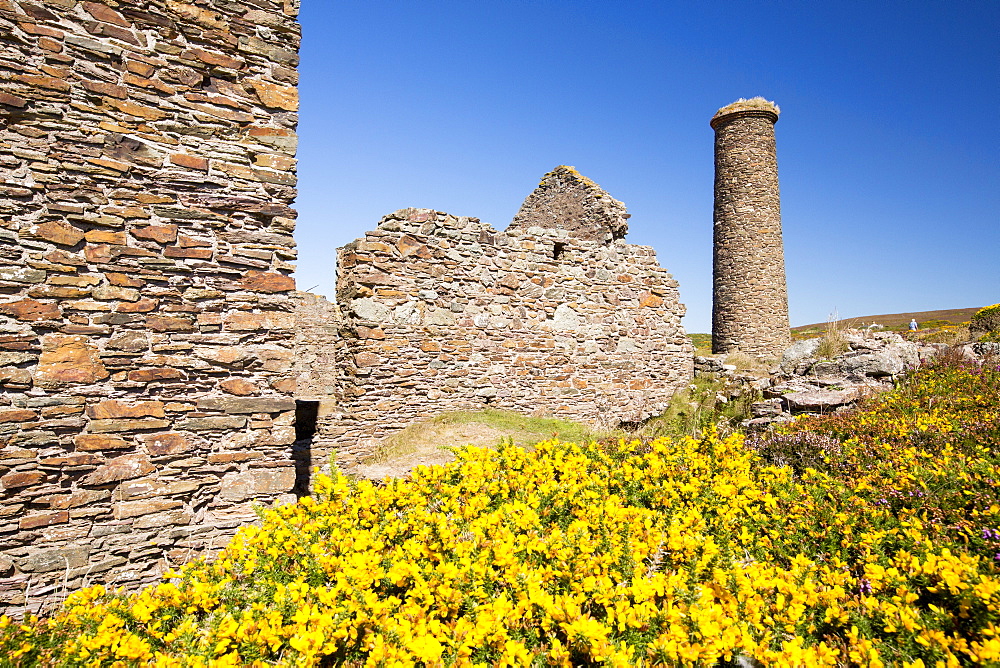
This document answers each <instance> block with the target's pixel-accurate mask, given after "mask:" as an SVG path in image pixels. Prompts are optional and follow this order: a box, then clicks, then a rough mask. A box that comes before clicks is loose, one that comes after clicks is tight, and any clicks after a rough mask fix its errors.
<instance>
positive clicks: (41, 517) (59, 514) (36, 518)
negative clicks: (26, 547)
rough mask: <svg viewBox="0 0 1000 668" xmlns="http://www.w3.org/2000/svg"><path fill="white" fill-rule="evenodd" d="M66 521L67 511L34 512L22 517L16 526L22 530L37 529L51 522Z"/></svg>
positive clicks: (61, 522)
mask: <svg viewBox="0 0 1000 668" xmlns="http://www.w3.org/2000/svg"><path fill="white" fill-rule="evenodd" d="M66 522H69V512H67V511H65V510H58V511H56V512H51V513H36V514H34V515H28V516H27V517H22V518H21V521H20V522H18V523H17V528H18V529H22V530H24V529H38V528H40V527H47V526H49V525H52V524H65V523H66Z"/></svg>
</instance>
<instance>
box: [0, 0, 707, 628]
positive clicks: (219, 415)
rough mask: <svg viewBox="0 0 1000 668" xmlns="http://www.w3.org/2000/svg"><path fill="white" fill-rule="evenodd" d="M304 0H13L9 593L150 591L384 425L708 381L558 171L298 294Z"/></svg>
mask: <svg viewBox="0 0 1000 668" xmlns="http://www.w3.org/2000/svg"><path fill="white" fill-rule="evenodd" d="M297 9H298V1H297V0H189V1H185V0H148V1H147V2H145V3H143V4H141V5H136V4H134V3H128V2H124V1H118V0H100V1H88V0H0V213H2V217H0V257H2V260H3V262H2V264H0V613H11V614H14V615H15V616H20V615H22V614H24V613H25V612H37V611H39V610H43V609H46V608H48V607H50V606H51V605H53V604H56V603H58V602H59V601H60V600H61V599H62V598H63V597H64V596H65V595H66V594H67V593H68V592H69V591H72V590H74V589H77V588H79V587H82V586H86V585H88V584H96V583H103V584H106V585H110V586H125V587H129V588H134V587H137V586H139V585H141V584H143V583H146V582H150V581H153V580H155V579H157V578H158V577H159V576H160V575H161V574H162V573H163V572H164V571H165V570H166V569H167V568H169V567H172V566H177V565H179V564H181V563H183V562H185V561H187V560H189V559H191V558H193V557H196V556H201V555H207V554H211V553H212V552H213V551H214V550H217V549H219V548H220V547H222V546H223V545H224V544H225V543H226V542H227V541H228V539H229V538H230V537H231V536H232V535H233V533H234V532H235V531H236V529H237V528H238V527H239V526H241V525H243V524H246V523H248V522H251V521H253V520H254V519H255V517H256V515H255V506H259V505H266V504H271V503H274V502H280V501H287V500H293V499H295V498H296V496H297V495H301V494H305V493H308V489H309V475H310V471H311V470H312V468H313V466H314V465H317V464H318V465H322V464H325V463H327V462H329V461H330V458H331V456H334V455H335V456H336V458H337V459H338V461H339V462H340V463H341V465H343V466H350V465H352V463H353V462H356V461H357V460H358V459H360V458H361V457H363V456H364V455H365V454H367V453H368V452H370V449H371V447H372V444H373V443H375V442H376V441H377V440H378V439H379V438H381V437H383V436H384V435H386V434H388V433H390V432H391V431H392V430H394V429H398V428H401V427H403V426H405V425H406V424H409V423H410V422H412V421H414V420H417V419H420V418H422V417H426V416H429V415H433V414H434V413H436V412H439V411H442V410H447V409H452V408H474V407H482V406H496V407H502V408H510V409H514V410H520V411H526V412H543V413H548V414H552V415H562V416H566V417H574V418H579V419H585V420H590V421H605V422H607V423H610V424H618V423H619V422H623V421H625V422H629V421H639V420H642V419H644V418H645V417H648V416H650V415H654V414H656V413H657V412H659V411H660V410H662V408H663V407H664V406H665V405H666V402H667V401H668V400H669V398H670V395H671V394H672V393H673V392H674V390H675V389H677V388H678V387H681V386H683V385H685V384H686V383H687V382H688V380H689V378H690V377H691V374H692V350H691V344H690V343H689V341H688V340H687V338H686V336H685V335H684V331H683V329H682V328H681V326H680V317H681V315H682V314H683V307H682V306H681V305H680V304H679V303H678V294H677V284H676V282H674V281H673V280H672V279H671V278H670V276H669V274H667V272H666V271H665V270H664V269H662V268H661V267H659V266H658V265H657V263H656V259H655V255H654V253H653V251H652V249H650V248H647V247H643V246H632V245H629V244H626V243H625V242H624V241H623V237H624V235H625V232H626V229H627V224H626V220H627V217H628V216H627V214H626V213H625V209H624V206H623V205H622V204H621V203H620V202H617V201H615V200H614V199H612V198H611V197H610V196H608V195H607V193H605V192H604V191H603V190H601V189H600V188H598V187H597V186H596V185H595V184H593V183H592V182H590V181H588V180H587V179H585V178H583V177H582V176H580V175H579V174H577V173H576V172H575V171H574V170H572V169H569V168H560V169H557V170H556V171H554V172H553V173H551V174H549V175H547V176H546V179H545V181H544V182H543V184H542V185H541V186H540V187H539V189H538V190H536V191H535V193H533V194H532V196H531V197H529V198H528V200H527V201H526V202H525V205H524V207H523V208H522V210H521V212H520V213H519V214H518V216H517V218H516V219H515V221H514V222H513V223H512V224H511V226H510V227H509V228H508V229H507V230H506V231H504V232H499V231H497V230H495V229H493V228H492V227H490V226H489V225H486V224H484V223H481V222H479V221H478V220H476V219H473V218H458V217H454V216H450V215H447V214H444V213H441V212H437V211H431V210H424V209H407V210H403V211H400V212H396V213H394V214H391V215H389V216H387V217H386V218H385V219H383V220H382V222H381V223H380V224H379V225H378V227H377V229H375V230H374V231H372V232H370V233H369V234H367V235H366V236H365V237H364V238H363V239H359V240H358V241H355V242H354V243H352V244H349V245H348V246H346V247H345V248H344V249H343V250H342V251H341V255H340V267H341V271H340V276H339V279H338V295H337V303H336V304H333V303H330V302H328V301H326V300H325V299H323V298H320V297H316V296H314V295H310V294H306V293H299V292H295V289H294V288H295V284H294V280H293V278H292V273H293V270H294V265H293V264H292V262H293V261H294V260H295V257H296V252H295V242H294V239H293V236H292V235H293V231H294V227H295V217H296V214H295V211H294V210H293V209H292V203H293V201H294V198H295V195H296V190H295V186H296V176H295V169H296V166H295V158H294V156H295V150H296V123H297V108H298V91H297V77H298V75H297V72H296V67H297V63H298V55H297V51H298V44H299V37H300V28H299V24H298V22H297V20H296V15H297Z"/></svg>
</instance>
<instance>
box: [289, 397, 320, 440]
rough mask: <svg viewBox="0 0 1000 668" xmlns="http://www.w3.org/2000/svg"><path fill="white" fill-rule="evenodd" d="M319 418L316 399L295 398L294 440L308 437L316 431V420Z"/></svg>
mask: <svg viewBox="0 0 1000 668" xmlns="http://www.w3.org/2000/svg"><path fill="white" fill-rule="evenodd" d="M318 418H319V402H318V401H300V400H298V399H296V400H295V440H296V441H302V440H306V439H310V438H312V437H313V434H315V433H316V420H317V419H318Z"/></svg>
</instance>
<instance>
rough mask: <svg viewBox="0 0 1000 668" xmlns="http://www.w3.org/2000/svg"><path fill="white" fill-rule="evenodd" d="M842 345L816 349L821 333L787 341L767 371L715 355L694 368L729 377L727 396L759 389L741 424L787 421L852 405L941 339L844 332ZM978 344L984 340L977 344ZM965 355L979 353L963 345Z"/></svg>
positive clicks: (933, 350)
mask: <svg viewBox="0 0 1000 668" xmlns="http://www.w3.org/2000/svg"><path fill="white" fill-rule="evenodd" d="M843 336H844V340H845V344H846V346H847V348H848V349H847V350H845V351H844V352H842V353H840V354H838V355H836V356H835V357H833V358H832V359H825V358H823V357H822V356H821V355H820V352H819V351H820V348H821V345H822V342H823V339H820V338H815V339H806V340H803V341H796V342H795V343H793V344H792V345H791V346H789V347H788V348H787V349H786V350H785V352H784V354H783V355H782V357H781V361H780V363H779V364H778V366H777V367H776V368H775V369H772V370H771V373H770V374H768V375H766V376H763V377H761V376H760V375H758V374H750V373H740V372H738V371H737V370H736V367H735V366H733V365H729V364H725V363H724V362H723V360H722V359H720V358H714V357H696V358H695V370H696V373H714V374H716V375H721V376H722V377H724V378H726V379H727V380H728V381H729V384H728V388H727V392H726V394H727V396H726V398H727V399H732V398H735V397H738V396H741V395H743V394H744V393H746V392H754V393H759V394H760V395H761V396H762V400H761V401H757V402H755V403H753V404H752V405H751V415H752V417H751V418H750V419H748V420H746V421H744V422H743V423H742V424H741V426H742V427H744V428H746V429H751V430H753V429H761V428H764V427H766V426H767V425H770V424H772V423H775V422H783V421H789V420H792V419H793V418H794V416H795V415H799V414H802V413H819V414H824V413H831V412H835V411H840V410H845V409H847V408H850V407H853V406H854V405H855V404H856V403H857V401H858V400H859V399H861V398H862V397H865V396H868V395H871V394H873V393H878V392H883V391H885V390H887V389H890V388H892V386H893V381H894V380H895V379H896V378H897V377H899V376H900V375H902V374H903V373H904V372H905V371H906V370H907V369H910V368H913V367H916V366H917V365H919V364H920V362H921V361H923V360H927V359H931V358H933V357H934V356H935V355H937V354H938V352H939V351H941V350H942V349H944V348H946V346H945V345H944V344H934V343H931V344H924V343H919V342H912V341H907V340H906V339H904V338H903V337H902V336H900V335H899V334H897V333H895V332H874V333H870V332H865V333H857V332H846V333H844V335H843ZM977 345H978V346H980V347H981V346H982V345H983V344H977ZM967 348H968V349H967V351H966V354H967V355H968V356H969V357H970V359H977V358H980V357H981V356H982V355H981V354H980V353H979V352H978V349H975V350H974V347H973V346H968V347H967Z"/></svg>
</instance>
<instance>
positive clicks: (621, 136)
mask: <svg viewBox="0 0 1000 668" xmlns="http://www.w3.org/2000/svg"><path fill="white" fill-rule="evenodd" d="M300 19H301V21H302V27H303V42H302V53H301V56H302V60H301V66H300V72H301V80H300V91H301V118H300V126H299V132H300V146H299V198H298V201H297V208H298V210H299V220H298V228H297V231H296V238H297V240H298V243H299V253H300V254H299V269H298V276H297V280H298V285H299V288H300V289H310V288H312V291H313V292H316V293H319V294H325V295H327V296H329V297H331V298H332V297H333V296H334V291H335V262H336V248H337V247H339V246H342V245H344V244H345V243H348V242H350V241H352V240H353V239H355V238H357V237H359V236H361V235H363V234H364V232H365V231H367V230H371V229H373V228H374V227H375V225H376V224H377V222H378V220H379V219H380V218H381V217H382V216H383V215H385V214H387V213H390V212H392V211H395V210H396V209H400V208H404V207H408V206H416V207H427V208H434V209H438V210H441V211H447V212H449V213H452V214H455V215H465V216H475V217H478V218H481V219H482V220H484V221H486V222H489V223H491V224H493V226H494V227H497V228H499V229H503V228H504V227H506V225H507V223H509V222H510V220H511V218H513V216H514V214H515V213H516V211H517V209H518V207H519V206H520V204H521V202H522V201H523V200H524V198H525V197H526V196H527V195H528V194H529V193H530V192H531V190H532V189H533V188H534V187H535V185H537V183H538V179H539V178H540V177H541V176H542V175H543V174H544V173H545V172H547V171H549V170H551V169H552V168H554V167H555V166H556V165H560V164H567V165H574V166H576V167H577V169H579V170H580V171H581V172H582V173H583V174H585V175H587V176H589V177H590V178H592V179H593V180H595V181H596V182H597V183H599V184H601V185H602V186H603V187H604V188H605V189H606V190H607V191H608V192H610V193H611V195H612V196H614V197H616V198H617V199H619V200H622V201H623V202H624V203H625V204H626V205H627V206H628V208H629V212H630V213H631V214H632V217H631V219H630V221H629V224H630V232H629V235H628V238H627V240H628V241H629V242H631V243H636V244H646V245H650V246H653V247H654V248H655V249H656V251H657V256H658V258H659V261H660V264H661V265H662V266H664V267H666V268H667V270H669V271H670V272H671V273H672V274H673V275H674V277H675V278H676V279H677V280H678V281H679V282H680V291H681V300H682V301H683V302H684V303H685V304H686V305H687V307H688V315H687V317H686V318H685V320H684V324H685V327H686V328H687V330H688V331H689V332H708V331H710V327H711V324H710V323H711V308H712V245H711V244H712V179H713V171H712V170H713V166H712V140H713V133H712V130H711V128H710V127H709V125H708V121H709V119H710V118H711V116H712V114H713V113H714V112H715V111H716V109H718V108H719V107H721V106H724V105H726V104H728V103H729V102H732V101H733V100H735V99H737V98H740V97H752V96H755V95H763V96H764V97H766V98H767V99H769V100H774V101H775V102H777V103H778V105H779V106H780V107H781V109H782V115H781V120H780V121H779V122H778V124H777V127H776V132H777V139H778V166H779V175H780V179H781V195H782V220H783V228H784V240H785V261H786V269H787V275H788V285H789V310H790V317H791V322H792V324H793V325H800V324H808V323H812V322H821V321H824V320H826V318H827V317H828V315H829V314H830V313H832V312H833V311H834V310H836V311H837V313H839V315H840V316H841V317H842V318H851V317H856V316H862V315H866V314H876V313H897V312H904V311H924V310H932V309H939V308H961V307H969V306H984V305H987V304H993V303H996V302H998V301H1000V260H998V256H1000V213H998V212H1000V157H998V156H1000V130H998V126H1000V123H998V121H1000V2H996V1H995V0H989V1H980V2H963V1H955V2H927V1H922V2H835V3H813V2H768V1H766V0H756V1H752V2H750V1H748V2H734V1H729V2H716V1H700V2H695V1H692V2H643V1H635V2H627V3H613V2H587V1H577V2H564V1H561V0H560V1H557V0H534V1H528V0H523V1H522V0H514V1H510V0H508V1H503V2H477V1H475V0H473V1H470V0H461V1H454V2H453V1H450V0H449V1H433V0H432V1H430V2H427V1H425V2H409V1H406V0H400V1H396V2H383V1H381V0H364V1H355V0H337V1H336V2H333V1H331V0H303V2H302V11H301V15H300ZM314 286H315V287H314Z"/></svg>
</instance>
